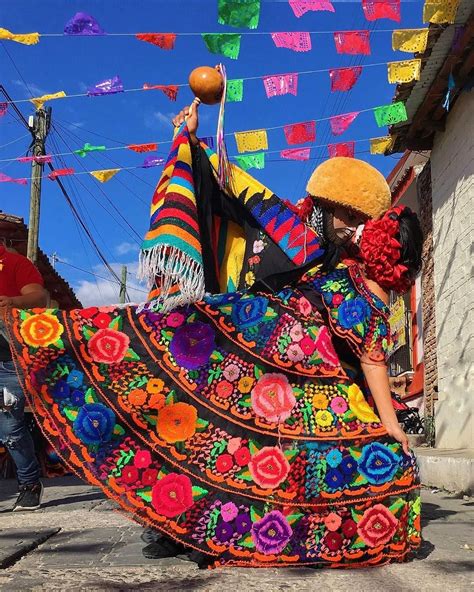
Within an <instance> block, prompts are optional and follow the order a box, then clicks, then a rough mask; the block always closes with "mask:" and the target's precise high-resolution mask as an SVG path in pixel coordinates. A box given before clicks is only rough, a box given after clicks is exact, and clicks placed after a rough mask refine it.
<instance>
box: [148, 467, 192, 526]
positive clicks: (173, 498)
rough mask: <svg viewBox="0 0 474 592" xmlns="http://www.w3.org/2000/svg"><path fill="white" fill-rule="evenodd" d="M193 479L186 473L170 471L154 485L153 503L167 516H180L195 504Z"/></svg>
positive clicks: (157, 509) (156, 508) (159, 512)
mask: <svg viewBox="0 0 474 592" xmlns="http://www.w3.org/2000/svg"><path fill="white" fill-rule="evenodd" d="M193 503H194V502H193V490H192V486H191V480H190V479H189V477H187V476H186V475H178V474H177V473H169V474H168V475H165V476H164V477H163V478H162V479H160V480H159V481H158V483H156V484H155V485H154V486H153V489H152V491H151V504H152V506H153V507H154V508H155V510H156V511H157V512H158V514H162V515H163V516H166V517H167V518H174V516H179V514H182V513H183V512H186V510H189V508H191V506H192V505H193Z"/></svg>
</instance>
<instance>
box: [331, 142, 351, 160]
mask: <svg viewBox="0 0 474 592" xmlns="http://www.w3.org/2000/svg"><path fill="white" fill-rule="evenodd" d="M354 146H355V143H354V142H341V143H340V144H328V152H329V158H334V157H335V156H347V157H348V158H354Z"/></svg>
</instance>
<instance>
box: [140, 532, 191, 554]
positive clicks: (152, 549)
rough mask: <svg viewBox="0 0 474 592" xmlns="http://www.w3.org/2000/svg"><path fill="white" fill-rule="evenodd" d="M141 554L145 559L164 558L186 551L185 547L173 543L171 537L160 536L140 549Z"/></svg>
mask: <svg viewBox="0 0 474 592" xmlns="http://www.w3.org/2000/svg"><path fill="white" fill-rule="evenodd" d="M142 553H143V556H144V557H146V558H147V559H166V558H167V557H176V556H177V555H183V554H184V553H186V547H185V546H184V545H181V544H180V543H175V542H174V541H173V540H172V539H169V538H167V537H162V538H161V539H160V540H159V541H157V542H156V543H150V544H149V545H147V546H146V547H144V548H143V549H142Z"/></svg>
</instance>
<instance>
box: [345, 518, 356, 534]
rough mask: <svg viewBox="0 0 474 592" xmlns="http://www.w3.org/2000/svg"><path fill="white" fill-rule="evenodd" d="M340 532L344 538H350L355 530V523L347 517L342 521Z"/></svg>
mask: <svg viewBox="0 0 474 592" xmlns="http://www.w3.org/2000/svg"><path fill="white" fill-rule="evenodd" d="M342 532H343V534H344V536H345V537H346V539H351V538H352V537H353V536H354V535H355V533H356V532H357V524H356V523H355V522H354V520H352V519H351V518H349V519H348V520H345V521H344V522H343V523H342Z"/></svg>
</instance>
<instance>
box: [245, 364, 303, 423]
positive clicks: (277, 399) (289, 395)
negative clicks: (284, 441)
mask: <svg viewBox="0 0 474 592" xmlns="http://www.w3.org/2000/svg"><path fill="white" fill-rule="evenodd" d="M251 401H252V408H253V410H254V411H255V414H256V415H259V416H260V417H264V418H265V419H266V420H267V421H270V422H282V421H285V420H286V419H288V417H290V415H291V411H292V410H293V407H294V406H295V404H296V399H295V396H294V394H293V389H292V388H291V385H290V383H289V382H288V379H287V377H286V376H285V375H284V374H276V373H275V374H274V373H268V374H264V375H263V376H261V377H260V379H259V380H258V382H257V384H256V385H255V386H254V388H253V389H252V394H251Z"/></svg>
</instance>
